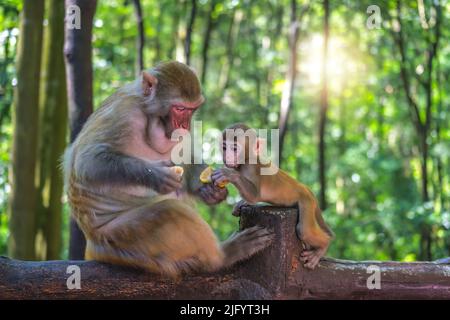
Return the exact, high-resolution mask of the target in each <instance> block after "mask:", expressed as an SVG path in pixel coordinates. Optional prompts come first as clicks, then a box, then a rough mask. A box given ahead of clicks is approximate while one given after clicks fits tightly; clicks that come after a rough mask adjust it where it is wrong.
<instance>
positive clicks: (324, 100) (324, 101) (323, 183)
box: [318, 0, 330, 210]
mask: <svg viewBox="0 0 450 320" xmlns="http://www.w3.org/2000/svg"><path fill="white" fill-rule="evenodd" d="M323 10H324V28H323V52H322V76H321V78H322V92H321V94H320V114H319V150H318V151H319V152H318V153H319V182H320V194H319V203H320V207H321V208H322V210H325V209H326V208H327V195H326V192H327V179H326V175H325V171H326V163H325V151H326V146H325V131H326V123H327V111H328V70H327V61H328V38H329V33H330V27H329V17H330V4H329V1H328V0H324V2H323Z"/></svg>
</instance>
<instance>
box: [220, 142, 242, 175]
mask: <svg viewBox="0 0 450 320" xmlns="http://www.w3.org/2000/svg"><path fill="white" fill-rule="evenodd" d="M243 149H244V148H242V146H241V145H240V144H239V143H237V142H235V141H233V142H230V141H223V143H222V155H223V163H224V164H225V166H226V167H228V168H233V169H237V168H239V166H240V165H241V164H243V161H245V160H244V159H245V158H244V156H243V153H242V151H243Z"/></svg>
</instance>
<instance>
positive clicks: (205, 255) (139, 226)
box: [87, 199, 224, 276]
mask: <svg viewBox="0 0 450 320" xmlns="http://www.w3.org/2000/svg"><path fill="white" fill-rule="evenodd" d="M89 246H90V247H89V248H88V249H89V252H87V256H89V257H90V258H92V259H94V260H99V261H105V262H111V263H117V264H122V265H131V266H137V267H141V268H144V269H147V270H150V271H152V272H157V273H162V274H166V275H171V276H177V275H179V274H180V273H181V272H183V271H191V270H192V269H205V270H215V269H218V268H219V267H220V266H221V265H222V264H223V261H224V254H223V251H222V249H221V247H220V246H219V243H218V241H217V238H216V236H215V235H214V233H213V231H212V229H211V228H210V226H209V225H208V224H207V223H206V222H205V221H203V220H202V219H201V218H200V216H199V215H198V214H197V213H196V212H195V211H194V210H193V209H192V208H191V207H189V206H188V205H186V204H184V203H183V202H182V201H178V200H175V199H166V200H162V201H159V202H156V203H152V204H148V205H144V206H141V207H138V208H135V209H132V210H130V211H128V212H124V213H123V214H121V215H119V216H118V217H117V218H115V219H114V220H112V221H110V222H109V223H107V224H106V225H104V226H102V227H100V228H99V229H97V237H96V239H91V240H90V245H89Z"/></svg>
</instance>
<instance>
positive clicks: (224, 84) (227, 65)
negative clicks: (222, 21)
mask: <svg viewBox="0 0 450 320" xmlns="http://www.w3.org/2000/svg"><path fill="white" fill-rule="evenodd" d="M243 17H244V14H243V11H242V10H241V9H236V8H235V9H233V16H232V18H231V21H230V26H229V28H228V34H227V41H226V59H225V62H224V64H223V65H222V68H221V70H220V77H219V92H221V93H222V95H223V93H224V92H225V90H226V89H227V88H228V85H229V82H230V74H231V70H232V68H233V66H234V47H235V45H236V43H237V41H238V38H239V30H240V25H241V21H242V19H243Z"/></svg>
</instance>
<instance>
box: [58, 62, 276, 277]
mask: <svg viewBox="0 0 450 320" xmlns="http://www.w3.org/2000/svg"><path fill="white" fill-rule="evenodd" d="M203 101H204V99H203V96H202V94H201V89H200V84H199V81H198V79H197V76H196V75H195V73H194V72H193V71H192V70H191V69H190V68H189V67H188V66H186V65H184V64H181V63H178V62H166V63H161V64H159V65H157V66H156V67H154V68H153V69H151V70H149V71H148V72H143V73H142V77H141V78H140V79H138V80H136V81H135V82H134V83H132V84H130V85H126V86H124V87H122V88H120V89H118V91H117V92H116V93H115V94H113V95H112V96H111V97H109V98H108V99H107V100H106V101H105V102H104V103H103V105H102V106H101V107H100V108H99V109H98V110H97V111H96V112H94V113H93V114H92V115H91V116H90V118H89V119H88V121H87V122H86V124H85V125H84V128H83V130H82V131H81V132H80V134H79V135H78V137H77V139H76V140H75V141H74V143H73V144H72V146H71V147H70V148H69V149H68V151H67V152H66V155H65V166H64V167H65V176H66V186H67V192H68V199H69V204H70V206H71V208H72V214H73V215H74V217H75V219H76V220H77V222H78V224H79V225H80V227H81V229H82V230H83V232H84V234H85V236H86V239H87V248H86V258H87V259H94V260H99V261H105V262H111V263H117V264H122V265H130V266H137V267H141V268H145V269H147V270H150V271H153V272H158V273H162V274H166V275H172V276H176V275H179V274H180V273H181V272H185V271H190V270H192V269H197V270H198V269H200V270H206V271H212V270H217V269H219V268H221V267H226V266H229V265H231V264H233V263H235V262H236V261H239V260H242V259H245V258H247V257H249V256H250V255H252V254H254V253H256V252H258V251H260V250H261V249H263V248H265V247H266V246H268V245H269V244H270V242H271V240H272V236H273V235H272V234H271V233H270V232H269V231H267V230H266V229H263V228H260V227H254V228H250V229H246V230H243V231H241V232H238V233H236V234H234V235H233V236H232V237H231V238H230V239H228V240H227V241H225V242H224V243H222V244H219V243H218V241H217V238H216V236H215V235H214V233H213V231H212V229H211V228H210V226H209V225H208V224H207V223H206V222H205V221H203V220H202V219H201V218H200V216H199V215H198V214H197V212H196V211H195V210H194V209H193V207H192V205H191V203H190V202H189V201H187V199H186V196H187V194H197V195H198V196H199V197H200V198H201V199H203V200H204V201H205V202H207V203H208V204H214V203H218V202H220V201H222V200H223V199H225V198H226V196H227V191H226V190H225V189H221V188H218V187H215V186H214V185H213V184H207V185H203V186H201V184H200V183H198V184H197V186H198V185H200V186H201V187H195V185H196V184H195V183H193V182H195V181H193V179H192V177H197V180H198V174H197V175H196V174H194V173H193V172H192V171H189V168H186V172H185V175H184V177H185V179H184V180H185V181H184V183H182V177H181V176H180V175H179V174H178V173H176V171H175V170H172V169H173V168H171V167H172V166H173V164H172V162H171V161H170V156H171V150H172V148H173V147H174V146H175V145H176V143H178V142H177V141H172V140H171V135H172V132H173V131H174V130H176V129H179V130H184V131H185V132H186V133H188V132H189V129H190V121H191V117H192V115H193V113H194V112H195V111H196V110H197V109H198V108H199V107H200V105H201V104H202V103H203ZM200 169H201V168H200ZM186 177H191V178H190V179H186Z"/></svg>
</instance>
